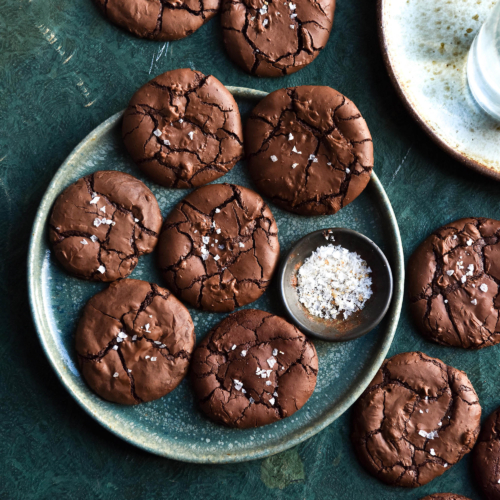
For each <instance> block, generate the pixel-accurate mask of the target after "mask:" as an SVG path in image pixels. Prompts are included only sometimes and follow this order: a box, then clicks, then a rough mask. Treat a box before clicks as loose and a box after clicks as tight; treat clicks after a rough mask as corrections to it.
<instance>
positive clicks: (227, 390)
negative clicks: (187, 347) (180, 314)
mask: <svg viewBox="0 0 500 500" xmlns="http://www.w3.org/2000/svg"><path fill="white" fill-rule="evenodd" d="M191 366H192V379H193V385H194V389H195V392H196V394H197V396H198V398H199V400H200V406H201V409H202V410H203V411H204V412H205V413H206V414H207V416H208V417H209V418H211V419H212V420H214V421H215V422H218V423H221V424H225V425H228V426H229V427H239V428H248V427H260V426H262V425H267V424H271V423H272V422H276V421H277V420H281V419H283V418H285V417H289V416H290V415H293V414H294V413H295V412H296V411H297V410H300V409H301V408H302V406H304V405H305V404H306V402H307V400H308V399H309V398H310V397H311V394H312V393H313V391H314V387H315V385H316V376H317V373H318V357H317V355H316V349H315V348H314V345H313V344H312V342H310V341H309V340H308V339H307V338H306V337H305V336H304V335H303V334H302V333H301V332H300V331H299V330H297V328H295V327H294V326H293V325H291V324H290V323H287V322H286V321H285V320H284V319H283V318H280V317H278V316H274V315H273V314H269V313H267V312H264V311H258V310H256V309H245V310H243V311H238V312H236V313H234V314H231V315H230V316H228V317H227V318H225V319H224V320H223V321H221V322H220V323H219V324H218V325H217V326H216V327H215V328H214V329H213V330H212V331H211V332H210V333H209V334H208V335H207V337H206V338H205V339H204V340H203V341H202V342H201V344H200V345H199V346H198V347H197V348H196V351H195V352H194V354H193V362H192V365H191Z"/></svg>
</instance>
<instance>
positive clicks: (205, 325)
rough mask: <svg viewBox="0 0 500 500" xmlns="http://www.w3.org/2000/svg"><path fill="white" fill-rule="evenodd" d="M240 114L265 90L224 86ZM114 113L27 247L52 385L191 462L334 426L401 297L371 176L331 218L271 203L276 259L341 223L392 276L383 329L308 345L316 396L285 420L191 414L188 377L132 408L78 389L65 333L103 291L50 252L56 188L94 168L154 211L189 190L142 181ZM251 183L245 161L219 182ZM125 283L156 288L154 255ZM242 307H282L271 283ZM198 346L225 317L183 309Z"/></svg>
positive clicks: (370, 369)
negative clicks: (229, 423) (138, 186)
mask: <svg viewBox="0 0 500 500" xmlns="http://www.w3.org/2000/svg"><path fill="white" fill-rule="evenodd" d="M229 89H230V91H231V92H233V94H234V95H235V97H236V98H237V101H238V104H239V106H240V110H241V111H242V113H243V115H244V116H245V115H246V114H247V113H248V112H249V110H250V109H251V108H252V107H253V106H254V105H255V104H256V102H257V101H258V100H259V99H261V98H262V97H263V96H265V95H266V94H265V93H264V92H259V91H253V90H248V89H238V88H232V87H229ZM121 116H122V114H121V113H118V114H116V115H114V116H112V117H111V118H109V119H108V120H107V121H105V122H104V123H103V124H102V125H100V126H99V127H97V128H96V129H95V130H94V131H93V132H92V133H91V134H89V135H88V136H87V137H86V138H85V139H84V140H83V141H82V142H81V143H80V144H79V145H78V146H77V147H76V149H75V150H74V151H73V152H72V153H71V155H70V156H69V157H68V158H67V160H66V161H65V162H64V163H63V165H62V166H61V167H60V169H59V170H58V172H57V173H56V175H55V176H54V178H53V180H52V182H51V184H50V185H49V187H48V189H47V192H46V193H45V196H44V198H43V200H42V203H41V205H40V208H39V210H38V213H37V216H36V219H35V223H34V226H33V234H32V239H31V244H30V251H29V262H28V265H29V270H28V276H29V283H28V284H29V292H30V301H31V309H32V313H33V317H34V321H35V325H36V328H37V331H38V334H39V337H40V341H41V343H42V346H43V348H44V350H45V353H46V354H47V356H48V358H49V360H50V362H51V364H52V366H53V368H54V370H55V372H56V373H57V375H58V377H59V379H60V380H61V382H62V383H63V384H64V386H65V387H66V388H67V389H68V391H69V392H70V393H71V394H72V396H73V397H74V398H75V399H76V401H77V402H78V403H79V404H80V405H81V406H82V407H83V408H84V409H85V410H86V411H87V412H88V413H89V414H90V415H91V416H92V417H93V418H95V419H96V420H97V421H98V422H100V423H101V424H102V425H103V426H104V427H106V428H107V429H109V430H110V431H111V432H113V433H115V434H116V435H118V436H120V437H121V438H123V439H125V440H127V441H128V442H130V443H132V444H134V445H137V446H139V447H141V448H143V449H145V450H148V451H150V452H152V453H156V454H158V455H163V456H165V457H170V458H174V459H177V460H184V461H190V462H212V463H214V462H219V463H222V462H236V461H244V460H250V459H253V458H260V457H265V456H269V455H272V454H273V453H277V452H279V451H282V450H285V449H287V448H290V447H292V446H294V445H296V444H298V443H300V442H301V441H304V440H305V439H307V438H309V437H311V436H313V435H314V434H315V433H317V432H319V431H320V430H321V429H323V428H324V427H326V426H327V425H328V424H330V423H331V422H333V421H334V420H335V419H336V418H337V417H338V416H339V415H341V414H342V413H343V412H344V411H345V410H346V409H347V408H349V406H351V405H352V403H353V402H354V401H355V400H356V399H357V398H358V397H359V395H360V394H361V392H362V391H363V390H364V389H365V387H366V386H367V385H368V383H369V382H370V381H371V379H372V378H373V376H374V375H375V373H376V371H377V370H378V368H379V367H380V365H381V364H382V361H383V360H384V358H385V355H386V353H387V351H388V349H389V347H390V345H391V342H392V338H393V336H394V333H395V331H396V327H397V323H398V319H399V313H400V310H401V303H402V297H403V281H404V267H403V250H402V247H401V240H400V236H399V230H398V226H397V222H396V218H395V217H394V213H393V211H392V208H391V205H390V203H389V200H388V198H387V196H386V194H385V191H384V189H383V187H382V185H381V184H380V182H379V180H378V178H377V177H376V175H373V177H372V180H371V182H370V183H369V185H368V187H367V189H366V190H365V191H364V192H363V194H362V195H361V196H360V197H359V198H358V199H356V200H355V201H354V202H353V203H352V204H350V205H348V206H347V207H346V208H344V209H343V210H341V211H340V212H339V213H338V214H336V215H335V216H325V217H303V216H298V215H293V214H290V213H288V212H284V211H283V210H280V209H278V208H277V207H275V206H274V205H272V204H271V205H270V207H271V210H272V211H273V214H274V216H275V218H276V221H277V223H278V228H279V240H280V244H281V251H282V254H283V255H285V254H286V253H287V251H288V250H289V249H290V247H291V246H292V244H293V242H294V241H296V240H297V239H299V238H301V237H302V236H304V235H305V234H307V233H309V232H311V231H312V230H314V229H323V228H328V227H333V226H336V227H347V228H351V229H354V230H356V231H359V232H361V233H363V234H366V235H367V236H368V237H369V238H371V239H372V240H373V241H375V242H376V243H377V244H378V245H379V246H380V247H381V248H382V250H383V251H384V253H385V255H386V256H387V258H388V259H389V262H390V264H391V267H392V272H393V276H394V295H393V300H392V303H391V307H390V309H389V312H388V313H387V315H386V317H385V318H384V320H383V321H382V323H381V324H380V325H379V326H378V327H377V328H376V329H375V330H373V331H372V332H370V333H369V334H367V335H366V336H364V337H362V338H360V339H358V340H355V341H351V342H345V343H329V342H321V341H314V343H315V346H316V349H317V352H318V356H319V375H318V381H317V386H316V390H315V391H314V394H313V395H312V397H311V398H310V400H309V401H308V403H307V404H306V405H305V406H304V408H302V409H301V410H300V411H298V412H297V413H296V414H294V415H293V416H291V417H290V418H287V419H284V420H282V421H280V422H277V423H275V424H272V425H268V426H266V427H261V428H258V429H248V430H238V429H228V428H225V427H222V426H220V425H216V424H214V423H212V422H210V421H209V420H207V419H206V418H205V417H204V416H203V415H202V414H201V413H200V412H199V410H198V408H197V405H196V402H195V400H194V397H193V394H192V391H191V388H190V384H189V380H184V381H183V382H182V383H181V385H180V386H179V387H178V388H176V389H175V390H174V391H173V392H172V393H170V394H168V395H167V396H165V397H163V398H161V399H159V400H157V401H153V402H150V403H145V404H141V405H137V406H134V407H130V406H120V405H117V404H113V403H109V402H106V401H104V400H102V399H100V398H99V397H98V396H97V395H95V394H94V393H93V392H92V391H91V390H90V389H89V388H88V387H87V385H86V384H85V383H84V381H83V380H82V378H81V376H80V373H79V371H78V368H77V365H76V358H75V354H74V351H73V333H74V331H75V326H76V323H77V321H78V318H79V315H80V312H81V310H82V307H83V305H84V304H85V302H86V301H87V300H88V299H89V298H90V297H91V296H92V295H93V294H95V293H96V292H97V291H98V290H101V289H102V288H103V287H104V286H105V285H103V284H102V283H90V282H86V281H82V280H79V279H76V278H73V277H71V276H68V275H67V274H66V273H65V272H64V270H62V268H61V267H60V266H59V265H58V264H57V262H56V261H55V259H54V258H53V257H52V255H51V251H50V247H49V245H48V238H47V222H48V218H49V216H50V211H51V208H52V205H53V203H54V201H55V199H56V198H57V196H58V195H59V194H60V193H61V191H62V190H63V189H64V188H65V187H66V186H68V185H69V184H71V183H72V182H74V181H75V180H77V179H78V178H80V177H82V176H83V175H86V174H89V173H91V172H94V171H96V170H104V169H117V170H122V171H125V172H128V173H131V174H133V175H135V176H137V177H139V178H141V179H142V180H143V181H144V182H145V183H146V184H147V185H148V186H149V187H150V188H151V189H152V191H153V192H154V194H155V195H156V197H157V199H158V202H159V204H160V208H161V210H162V213H163V215H166V214H167V213H168V212H169V211H170V210H171V209H172V208H173V206H174V205H175V204H176V203H177V202H178V201H179V200H180V199H181V198H183V197H184V196H185V195H186V194H187V192H188V190H175V189H166V188H162V187H160V186H157V185H155V184H153V183H151V182H149V181H148V180H147V179H145V178H144V177H143V176H142V175H141V173H140V171H139V170H138V169H137V167H136V166H135V165H134V164H133V162H132V161H131V159H130V158H129V156H128V155H127V153H126V151H125V149H124V147H123V144H122V140H121ZM218 182H231V183H235V184H240V185H244V186H250V187H252V185H251V182H250V180H249V177H248V175H247V172H246V169H245V166H244V164H242V163H241V162H240V163H239V164H238V165H236V166H235V167H234V168H233V170H232V171H231V172H230V173H228V174H227V175H225V176H224V177H222V178H221V179H219V180H218ZM131 277H132V278H138V279H143V280H149V281H153V282H156V283H158V284H160V285H164V283H163V280H162V278H161V275H160V273H159V272H158V270H157V268H156V266H155V257H154V255H148V256H145V257H142V258H141V259H140V260H139V264H138V266H137V267H136V269H135V270H134V272H133V273H132V274H131ZM249 307H256V308H259V309H263V310H266V311H270V312H273V313H276V314H279V315H284V313H285V311H284V309H283V306H282V304H281V301H280V296H279V292H278V290H277V286H276V284H273V285H272V286H271V287H270V289H269V290H268V291H267V292H266V293H265V294H264V295H263V296H262V297H261V298H260V299H259V300H258V301H256V302H254V303H253V304H250V305H249ZM190 312H191V315H192V317H193V321H194V324H195V330H196V337H197V340H198V341H199V340H200V339H201V338H203V337H204V336H205V335H206V333H207V332H208V330H209V329H210V328H211V327H212V326H213V325H215V324H216V323H217V322H219V321H220V320H221V319H222V318H223V317H225V316H226V315H223V314H216V313H207V312H201V311H197V310H195V309H190Z"/></svg>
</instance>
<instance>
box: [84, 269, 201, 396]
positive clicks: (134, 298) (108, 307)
mask: <svg viewBox="0 0 500 500" xmlns="http://www.w3.org/2000/svg"><path fill="white" fill-rule="evenodd" d="M75 344H76V352H77V356H78V362H79V365H80V369H81V372H82V375H83V378H84V379H85V380H86V381H87V383H88V384H89V386H90V387H91V388H92V389H93V390H94V391H95V392H96V393H97V394H99V396H101V397H102V398H104V399H107V400H108V401H113V402H115V403H121V404H126V405H135V404H138V403H143V402H145V401H152V400H153V399H158V398H161V397H162V396H165V394H168V393H169V392H170V391H172V390H173V389H175V388H176V387H177V386H178V385H179V383H180V382H181V380H182V379H183V378H184V376H185V375H186V373H187V371H188V367H189V360H190V357H191V354H192V352H193V349H194V344H195V336H194V326H193V322H192V320H191V316H190V315H189V312H188V310H187V309H186V308H185V307H184V306H183V305H182V304H181V302H179V301H178V300H177V299H176V298H175V297H174V296H173V295H172V294H171V293H170V292H168V290H165V289H164V288H160V287H159V286H157V285H154V284H152V283H148V282H146V281H140V280H132V279H126V280H121V281H118V282H116V283H112V284H111V285H110V286H109V288H107V289H105V290H103V291H102V292H100V293H98V294H97V295H94V296H93V297H92V298H91V299H90V300H89V301H88V302H87V304H86V306H85V308H84V310H83V314H82V317H81V319H80V322H79V323H78V327H77V330H76V337H75Z"/></svg>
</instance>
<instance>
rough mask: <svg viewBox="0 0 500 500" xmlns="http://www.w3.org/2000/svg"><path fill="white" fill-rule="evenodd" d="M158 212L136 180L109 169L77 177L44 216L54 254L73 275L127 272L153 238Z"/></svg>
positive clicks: (105, 276) (102, 277)
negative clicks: (48, 218) (48, 215)
mask: <svg viewBox="0 0 500 500" xmlns="http://www.w3.org/2000/svg"><path fill="white" fill-rule="evenodd" d="M161 221H162V218H161V213H160V208H159V207H158V202H157V201H156V198H155V196H154V194H153V193H152V192H151V191H150V190H149V189H148V187H147V186H146V185H145V184H143V183H142V182H141V181H140V180H138V179H136V178H135V177H132V176H131V175H128V174H125V173H123V172H117V171H115V170H104V171H100V172H95V173H94V174H91V175H88V176H86V177H82V178H81V179H79V180H78V181H76V182H75V183H74V184H71V186H69V187H67V188H66V189H65V190H64V191H63V192H62V193H61V194H60V195H59V197H58V198H57V200H56V202H55V204H54V208H53V209H52V215H51V217H50V221H49V239H50V243H51V244H52V248H53V250H54V255H55V256H56V258H57V260H58V261H59V262H60V263H61V264H62V265H63V266H64V268H65V269H66V270H67V271H68V272H70V273H71V274H73V275H75V276H77V277H78V278H83V279H88V280H94V281H114V280H117V279H119V278H124V277H125V276H128V275H129V274H130V273H131V272H132V271H133V270H134V268H135V266H136V265H137V262H138V259H139V257H140V256H141V255H144V254H147V253H150V252H152V251H153V248H154V247H155V245H156V242H157V241H158V234H159V232H160V229H161Z"/></svg>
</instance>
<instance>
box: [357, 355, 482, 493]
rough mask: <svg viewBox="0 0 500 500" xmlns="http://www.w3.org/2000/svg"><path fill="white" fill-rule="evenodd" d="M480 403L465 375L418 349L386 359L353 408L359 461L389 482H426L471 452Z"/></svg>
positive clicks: (402, 484)
mask: <svg viewBox="0 0 500 500" xmlns="http://www.w3.org/2000/svg"><path fill="white" fill-rule="evenodd" d="M480 417H481V406H480V405H479V401H478V397H477V394H476V392H475V391H474V388H473V387H472V384H471V383H470V381H469V379H468V378H467V375H466V374H465V373H463V372H461V371H459V370H457V369H456V368H452V367H451V366H447V365H445V364H444V363H443V362H442V361H440V360H439V359H436V358H431V357H429V356H426V355H425V354H423V353H421V352H407V353H403V354H397V355H396V356H393V357H392V358H390V359H388V360H386V361H385V362H384V364H383V365H382V368H380V370H379V371H378V373H377V375H376V376H375V378H374V379H373V380H372V382H371V383H370V385H369V386H368V388H367V389H366V391H365V392H364V393H363V395H362V396H361V398H360V399H359V400H358V402H357V403H356V406H355V407H354V410H353V413H352V418H353V420H352V424H353V427H352V442H353V445H354V448H355V451H356V454H357V456H358V458H359V460H360V462H361V464H362V465H363V466H364V467H365V468H366V469H367V470H368V471H369V472H370V473H371V474H373V475H374V476H375V477H377V478H378V479H380V480H382V481H384V482H385V483H388V484H394V485H397V486H406V487H417V486H422V485H424V484H427V483H428V482H429V481H432V480H433V479H434V478H435V477H437V476H440V475H441V474H443V472H445V471H446V470H447V469H448V468H449V467H451V466H453V465H455V464H456V463H457V462H458V461H459V460H460V459H461V458H462V457H463V456H464V455H465V454H466V453H469V451H471V449H472V447H473V446H474V443H475V442H476V439H477V435H478V433H479V420H480Z"/></svg>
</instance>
